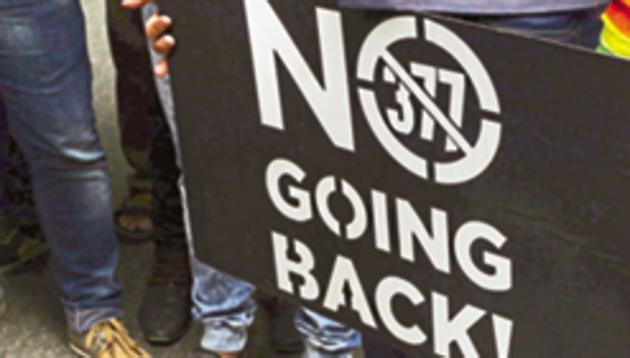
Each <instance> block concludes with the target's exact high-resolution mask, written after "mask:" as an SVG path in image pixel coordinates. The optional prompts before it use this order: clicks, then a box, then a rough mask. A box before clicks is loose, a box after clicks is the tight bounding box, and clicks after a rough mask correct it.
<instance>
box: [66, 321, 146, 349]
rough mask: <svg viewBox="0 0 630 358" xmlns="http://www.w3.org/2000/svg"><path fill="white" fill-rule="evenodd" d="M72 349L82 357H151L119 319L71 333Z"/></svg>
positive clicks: (98, 323)
mask: <svg viewBox="0 0 630 358" xmlns="http://www.w3.org/2000/svg"><path fill="white" fill-rule="evenodd" d="M69 344H70V349H72V350H73V351H74V352H75V353H77V354H78V355H79V356H81V357H90V358H149V357H151V356H150V355H149V353H147V352H146V351H145V350H144V349H142V348H141V347H140V346H139V345H138V344H137V343H136V342H135V341H134V340H133V339H132V338H131V337H129V333H127V330H126V329H125V327H124V326H123V324H122V323H121V322H120V321H119V320H117V319H114V318H112V319H109V320H106V321H101V322H97V323H95V324H94V325H93V326H92V328H90V330H89V331H87V332H86V333H83V334H81V333H76V332H73V331H70V333H69Z"/></svg>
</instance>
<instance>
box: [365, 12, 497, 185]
mask: <svg viewBox="0 0 630 358" xmlns="http://www.w3.org/2000/svg"><path fill="white" fill-rule="evenodd" d="M423 21H424V23H423V25H424V34H425V40H426V41H427V42H428V43H429V44H432V45H434V46H437V47H438V48H439V49H441V50H444V51H446V52H447V53H448V54H449V55H450V56H451V57H452V58H453V59H454V60H455V61H456V62H457V63H458V64H459V65H460V66H461V67H462V68H463V69H464V71H465V73H466V75H467V76H468V78H469V79H470V81H471V82H472V85H473V87H474V89H475V91H476V93H477V96H478V98H479V105H480V107H481V110H483V111H484V112H485V113H492V114H496V115H500V113H501V107H500V104H499V99H498V96H497V93H496V89H495V87H494V84H493V83H492V80H491V78H490V75H489V74H488V71H487V70H486V68H485V66H484V65H483V63H482V62H481V60H480V59H479V58H478V57H477V55H476V54H475V52H474V51H473V50H472V49H471V48H470V47H469V46H468V45H467V44H466V43H465V42H464V40H462V39H461V38H460V37H459V36H458V35H457V34H456V33H454V32H453V31H451V30H450V29H448V28H447V27H445V26H444V25H441V24H439V23H437V22H436V21H434V20H431V19H424V20H423ZM417 38H418V26H417V18H416V17H414V16H399V17H395V18H392V19H389V20H386V21H384V22H382V23H381V24H379V25H378V26H377V27H376V28H374V29H373V30H372V31H371V32H370V34H369V35H368V37H367V38H366V40H365V42H364V44H363V46H362V48H361V52H360V55H359V63H358V65H357V77H358V79H359V80H362V81H365V82H369V83H373V82H374V81H375V79H376V73H377V68H378V65H379V64H380V63H381V62H382V63H383V64H384V65H385V66H386V67H387V69H388V71H389V72H391V73H392V74H393V76H395V77H397V78H398V79H399V80H400V81H401V83H402V84H403V85H404V86H405V87H406V91H408V92H409V93H410V94H411V95H412V96H413V97H415V99H416V100H418V101H419V102H420V103H421V104H422V106H423V107H424V108H425V110H426V111H427V112H428V113H429V114H430V116H431V117H432V118H433V119H434V121H435V122H436V124H437V125H438V126H439V127H440V128H441V129H442V130H443V131H444V132H445V133H446V135H447V137H448V140H449V141H450V142H451V143H452V144H454V146H455V147H456V148H457V149H458V150H459V152H461V153H463V156H462V157H461V158H459V159H457V160H454V161H437V160H436V161H429V160H428V159H426V158H424V157H422V156H420V155H419V154H417V153H415V152H413V151H412V150H410V149H409V148H407V147H406V146H405V145H404V144H403V143H401V142H400V140H399V139H398V138H397V137H396V136H395V135H394V133H392V131H391V130H390V128H389V127H388V126H387V124H386V122H385V120H384V118H383V116H382V115H381V110H380V109H379V106H378V101H377V97H376V93H375V92H374V90H373V89H371V88H367V87H366V86H362V87H360V88H359V99H360V101H361V105H362V108H363V112H364V114H365V117H366V119H367V122H368V124H369V126H370V128H371V130H372V132H373V133H374V135H375V136H376V138H377V139H378V141H379V142H380V144H381V145H382V146H383V147H384V148H385V150H386V151H387V153H388V154H389V155H390V156H391V157H392V158H393V159H394V160H395V161H396V162H398V164H400V165H401V166H403V167H404V168H405V169H407V170H408V171H410V172H411V173H413V174H415V175H417V176H419V177H420V178H423V179H426V180H434V181H435V182H436V183H438V184H442V185H457V184H463V183H466V182H468V181H470V180H473V179H474V178H476V177H478V176H479V175H481V174H482V173H483V172H484V171H485V170H486V169H487V168H488V166H489V165H490V164H491V163H492V160H493V159H494V157H495V156H496V154H497V152H498V149H499V145H500V141H501V131H502V130H501V125H500V124H499V123H497V122H496V121H493V120H490V119H487V118H485V117H483V116H482V118H480V125H479V131H480V132H479V136H478V139H477V141H476V143H474V144H472V143H469V142H468V139H467V138H466V137H465V136H464V135H463V134H462V132H461V131H460V128H459V127H458V125H457V124H456V123H455V122H454V121H453V119H452V118H451V117H450V116H449V115H447V114H445V113H444V112H443V111H442V109H441V108H440V106H438V105H437V104H436V102H435V100H434V98H433V96H432V95H431V94H430V93H429V92H427V90H426V89H425V88H423V87H422V86H420V85H419V84H418V83H417V82H416V81H415V80H414V79H413V78H412V76H411V75H410V74H409V73H408V72H407V70H406V69H405V67H404V66H403V65H402V64H401V63H400V62H399V61H398V59H396V57H394V55H392V53H391V52H390V49H389V48H390V47H391V46H392V45H394V44H396V43H398V42H400V41H404V40H416V39H417ZM430 165H432V166H433V168H432V169H433V173H434V178H433V179H431V178H429V172H430V171H429V166H430Z"/></svg>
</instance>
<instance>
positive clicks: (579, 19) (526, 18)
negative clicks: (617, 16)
mask: <svg viewBox="0 0 630 358" xmlns="http://www.w3.org/2000/svg"><path fill="white" fill-rule="evenodd" d="M604 9H605V7H599V8H593V9H588V10H582V11H573V12H565V13H553V14H542V15H523V16H461V18H462V19H463V20H467V21H471V22H476V23H480V24H483V25H486V26H491V27H496V28H500V29H504V30H509V31H511V32H514V33H517V34H520V35H525V36H528V37H532V38H538V39H545V40H549V41H552V42H556V43H562V44H565V45H574V46H579V47H582V48H585V49H590V50H594V49H596V48H597V45H598V43H599V35H600V32H601V29H602V23H601V20H600V16H601V14H602V12H603V11H604ZM365 353H366V358H383V357H388V358H405V357H408V356H406V355H405V354H403V353H402V352H400V351H398V350H396V349H393V348H390V347H389V346H386V345H382V344H380V343H377V342H375V341H372V340H366V344H365ZM409 357H410V356H409Z"/></svg>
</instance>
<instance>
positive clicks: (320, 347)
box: [295, 308, 361, 358]
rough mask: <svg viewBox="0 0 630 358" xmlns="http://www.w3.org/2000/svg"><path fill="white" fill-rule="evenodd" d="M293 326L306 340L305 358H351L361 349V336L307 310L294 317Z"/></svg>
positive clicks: (302, 310)
mask: <svg viewBox="0 0 630 358" xmlns="http://www.w3.org/2000/svg"><path fill="white" fill-rule="evenodd" d="M295 326H296V328H297V329H298V331H299V332H300V333H301V334H302V335H303V336H304V337H305V338H306V347H307V351H306V355H305V357H306V358H352V355H351V354H350V350H352V349H358V348H360V347H361V334H360V333H359V332H358V331H356V330H354V329H352V328H349V327H347V326H345V325H343V324H341V323H338V322H335V321H333V320H331V319H329V318H326V317H324V316H322V315H320V314H318V313H315V312H313V311H311V310H308V309H305V308H303V309H301V310H300V311H299V312H298V313H297V314H296V316H295Z"/></svg>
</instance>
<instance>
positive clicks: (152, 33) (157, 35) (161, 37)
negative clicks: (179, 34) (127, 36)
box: [122, 0, 175, 77]
mask: <svg viewBox="0 0 630 358" xmlns="http://www.w3.org/2000/svg"><path fill="white" fill-rule="evenodd" d="M150 2H152V0H122V6H123V7H125V8H127V9H139V8H141V7H142V6H144V5H146V4H148V3H150ZM171 25H173V20H172V19H171V18H170V17H168V16H166V15H160V14H158V13H155V14H153V15H152V16H151V18H149V20H148V21H147V22H146V24H145V28H144V31H145V33H146V35H147V37H148V38H149V41H150V43H151V46H152V47H153V49H154V50H155V51H156V52H157V53H159V54H160V55H162V56H164V59H163V60H161V61H160V62H159V63H158V64H157V65H155V68H154V71H155V75H156V76H158V77H164V76H166V75H167V74H168V61H167V60H166V58H167V57H168V55H169V53H170V52H171V50H172V49H173V48H174V47H175V38H174V37H173V36H171V35H168V34H166V35H165V34H164V33H165V32H166V30H168V29H169V28H170V27H171Z"/></svg>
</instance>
